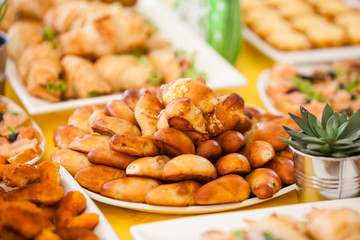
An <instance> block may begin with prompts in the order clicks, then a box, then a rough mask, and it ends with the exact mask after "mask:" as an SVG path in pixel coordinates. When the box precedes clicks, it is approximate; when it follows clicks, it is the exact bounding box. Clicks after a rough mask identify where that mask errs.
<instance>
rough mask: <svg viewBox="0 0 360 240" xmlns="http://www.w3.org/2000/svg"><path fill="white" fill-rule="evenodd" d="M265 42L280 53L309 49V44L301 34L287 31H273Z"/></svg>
mask: <svg viewBox="0 0 360 240" xmlns="http://www.w3.org/2000/svg"><path fill="white" fill-rule="evenodd" d="M265 40H266V41H267V42H268V43H269V44H270V45H272V46H273V47H275V48H277V49H279V50H282V51H295V50H304V49H309V48H310V47H311V44H310V42H309V40H308V39H307V38H306V36H305V35H304V34H302V33H299V32H296V31H292V30H291V31H289V30H285V31H282V30H279V31H274V32H273V33H271V34H269V35H268V36H267V37H266V38H265Z"/></svg>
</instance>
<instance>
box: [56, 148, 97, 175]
mask: <svg viewBox="0 0 360 240" xmlns="http://www.w3.org/2000/svg"><path fill="white" fill-rule="evenodd" d="M50 160H51V161H53V162H57V163H59V164H60V165H61V166H63V167H64V168H65V169H66V170H67V171H68V172H69V173H70V174H71V175H72V176H74V175H75V174H76V173H77V172H78V171H80V170H81V169H84V168H87V167H90V166H91V163H90V162H89V160H88V158H87V157H86V155H85V154H83V153H80V152H76V151H72V150H70V149H59V150H56V151H55V152H53V153H52V154H51V157H50Z"/></svg>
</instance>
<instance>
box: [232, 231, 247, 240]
mask: <svg viewBox="0 0 360 240" xmlns="http://www.w3.org/2000/svg"><path fill="white" fill-rule="evenodd" d="M232 235H233V236H234V237H235V239H236V240H244V239H245V234H244V231H243V230H236V231H234V232H232Z"/></svg>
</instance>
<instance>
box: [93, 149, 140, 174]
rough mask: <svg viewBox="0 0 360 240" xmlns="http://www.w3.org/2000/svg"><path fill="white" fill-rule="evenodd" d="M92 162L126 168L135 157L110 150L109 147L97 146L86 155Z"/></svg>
mask: <svg viewBox="0 0 360 240" xmlns="http://www.w3.org/2000/svg"><path fill="white" fill-rule="evenodd" d="M87 157H88V159H89V161H90V162H91V163H93V164H101V165H107V166H110V167H115V168H120V169H126V167H127V166H128V165H129V164H130V163H131V162H132V161H134V160H135V159H136V158H137V157H135V156H131V155H128V154H124V153H119V152H115V151H113V150H111V149H110V148H109V147H97V148H94V149H92V150H91V151H90V152H89V153H88V155H87Z"/></svg>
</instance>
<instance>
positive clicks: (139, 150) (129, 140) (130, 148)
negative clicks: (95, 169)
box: [109, 134, 159, 157]
mask: <svg viewBox="0 0 360 240" xmlns="http://www.w3.org/2000/svg"><path fill="white" fill-rule="evenodd" d="M109 144H110V148H111V149H112V150H114V151H117V152H120V153H125V154H129V155H133V156H138V157H147V156H156V155H158V153H159V148H158V147H157V146H156V144H155V142H154V140H153V139H152V138H150V137H146V136H142V137H140V136H134V135H129V134H115V135H114V136H112V137H111V139H110V142H109Z"/></svg>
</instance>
